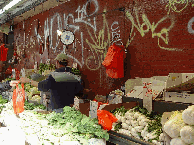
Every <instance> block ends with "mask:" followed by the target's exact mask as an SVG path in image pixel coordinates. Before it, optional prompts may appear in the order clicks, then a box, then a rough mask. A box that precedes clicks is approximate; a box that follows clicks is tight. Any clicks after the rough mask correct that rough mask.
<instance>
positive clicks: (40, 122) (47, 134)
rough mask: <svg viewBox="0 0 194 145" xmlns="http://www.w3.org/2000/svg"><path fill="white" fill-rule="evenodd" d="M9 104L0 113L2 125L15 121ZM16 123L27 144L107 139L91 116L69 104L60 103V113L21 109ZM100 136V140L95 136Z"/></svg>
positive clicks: (86, 141) (55, 143)
mask: <svg viewBox="0 0 194 145" xmlns="http://www.w3.org/2000/svg"><path fill="white" fill-rule="evenodd" d="M14 116H15V115H14V112H13V106H12V104H11V103H10V102H9V103H6V104H5V108H3V111H2V114H0V122H2V123H4V124H5V125H6V126H11V125H15V124H13V123H14V122H13V120H12V119H11V117H14ZM19 117H20V118H18V119H17V120H19V122H17V125H19V126H20V127H21V128H22V130H23V131H24V132H25V135H26V141H27V142H29V143H30V144H37V145H39V144H40V145H43V144H49V145H52V144H54V145H57V144H68V143H67V142H66V141H77V142H78V144H80V145H81V144H84V145H87V144H90V145H94V144H95V143H94V142H98V143H99V144H102V145H103V144H104V143H103V142H104V140H101V139H104V138H105V139H106V140H108V139H109V135H108V133H107V131H105V130H103V129H101V126H100V125H99V124H98V120H97V119H91V118H89V117H87V116H85V115H83V114H81V112H79V111H77V110H75V109H74V108H71V107H64V108H63V112H62V113H55V112H52V113H50V114H40V113H37V112H36V111H35V110H24V112H22V113H20V114H19ZM98 139H100V140H98Z"/></svg>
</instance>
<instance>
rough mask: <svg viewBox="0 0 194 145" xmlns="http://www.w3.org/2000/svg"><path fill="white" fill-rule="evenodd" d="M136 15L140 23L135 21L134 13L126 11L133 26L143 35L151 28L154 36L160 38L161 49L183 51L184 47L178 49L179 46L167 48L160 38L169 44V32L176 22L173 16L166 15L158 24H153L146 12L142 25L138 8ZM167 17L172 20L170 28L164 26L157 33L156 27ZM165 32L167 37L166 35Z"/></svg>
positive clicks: (143, 15)
mask: <svg viewBox="0 0 194 145" xmlns="http://www.w3.org/2000/svg"><path fill="white" fill-rule="evenodd" d="M135 15H136V20H137V23H138V24H135V21H134V18H133V16H132V14H131V13H130V12H128V11H127V12H126V16H127V17H128V19H129V20H130V21H131V23H132V27H135V28H136V29H137V31H139V33H140V34H141V36H142V37H144V36H145V34H146V33H148V32H149V31H150V30H151V32H152V38H154V37H157V38H158V46H159V47H160V48H161V49H164V50H168V51H182V49H178V48H165V47H162V46H160V39H162V40H163V41H164V43H165V44H167V45H168V42H169V38H168V35H169V34H168V33H169V31H170V30H171V29H172V28H173V26H174V23H175V22H174V19H173V17H170V16H165V17H163V18H162V19H161V20H159V21H158V22H157V23H156V24H155V23H154V22H153V23H152V24H151V23H150V21H149V19H148V18H147V16H146V15H145V14H142V20H143V23H142V24H141V25H140V22H139V17H138V14H137V10H136V11H135ZM167 19H170V20H171V25H170V26H169V27H168V28H162V30H161V31H160V32H158V33H156V32H155V29H156V28H157V27H158V25H159V24H160V23H161V22H163V21H165V20H167ZM144 26H146V27H147V29H144V28H143V27H144ZM132 31H133V28H132V30H131V32H132ZM163 34H165V36H166V37H164V36H163Z"/></svg>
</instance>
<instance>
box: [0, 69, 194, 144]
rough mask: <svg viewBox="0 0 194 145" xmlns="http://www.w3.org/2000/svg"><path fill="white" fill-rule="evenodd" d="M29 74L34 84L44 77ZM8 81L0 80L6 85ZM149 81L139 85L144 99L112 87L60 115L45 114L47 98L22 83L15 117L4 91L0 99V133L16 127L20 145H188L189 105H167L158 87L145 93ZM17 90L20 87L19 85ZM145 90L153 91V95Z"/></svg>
mask: <svg viewBox="0 0 194 145" xmlns="http://www.w3.org/2000/svg"><path fill="white" fill-rule="evenodd" d="M29 76H30V78H31V79H34V80H38V79H39V80H42V79H45V77H44V75H38V74H36V73H30V75H29ZM56 78H57V77H56ZM12 79H13V78H12ZM12 79H6V80H4V81H3V82H4V83H5V84H6V83H7V82H10V80H12ZM148 82H149V80H148ZM148 82H147V83H142V90H143V91H142V96H143V97H138V96H139V94H138V93H136V94H137V96H136V97H132V96H130V97H129V93H127V92H131V93H132V94H133V92H132V91H130V90H128V88H127V87H126V89H125V91H126V94H125V93H124V92H123V91H121V90H119V89H117V90H115V91H112V92H110V94H109V95H108V96H102V95H96V97H95V99H94V100H89V99H83V98H81V97H78V96H75V98H74V102H73V104H72V106H71V107H70V106H66V107H64V108H62V110H61V111H60V112H57V111H53V110H50V111H48V102H45V101H48V100H49V98H45V97H42V99H41V92H40V91H38V88H37V87H35V86H32V85H31V84H29V83H26V84H25V85H24V90H25V102H24V111H22V112H20V113H18V114H17V113H16V114H15V107H14V99H13V96H14V95H13V94H14V92H13V94H7V96H9V97H6V95H5V94H6V93H3V95H2V97H1V100H0V104H1V109H0V112H1V114H0V122H1V123H2V125H1V126H4V127H1V129H2V131H4V132H7V133H9V131H13V130H12V127H13V126H16V127H17V130H20V131H21V134H23V137H21V140H22V141H21V142H23V143H25V142H26V144H27V143H29V144H61V145H62V144H66V143H68V142H69V141H71V143H73V142H74V143H75V144H97V143H100V144H131V145H133V144H141V145H151V144H155V145H164V144H172V145H176V144H177V143H178V142H182V144H186V145H187V144H192V143H193V139H192V138H193V136H192V134H193V133H192V130H193V122H192V121H193V120H194V119H193V118H192V115H193V104H192V102H191V103H187V104H186V103H184V102H183V103H181V102H179V103H178V102H167V101H165V96H164V95H163V94H165V92H166V91H167V89H166V88H165V87H163V90H162V91H161V89H158V90H159V91H158V92H157V93H156V91H150V88H149V85H150V84H149V83H148ZM155 82H156V80H155ZM145 84H146V85H145ZM163 84H164V83H161V85H163ZM145 86H147V87H145ZM17 87H18V88H19V89H22V85H20V84H18V86H17ZM17 87H16V88H17ZM6 88H7V90H6V89H4V92H8V91H9V92H12V91H13V90H14V88H10V86H8V87H6ZM133 88H137V87H133ZM139 88H140V87H139ZM153 88H154V89H155V88H157V87H153ZM153 88H152V89H153ZM150 92H154V93H153V95H152V93H150ZM11 95H12V96H11ZM130 95H131V94H130ZM133 95H134V94H133ZM144 95H145V96H146V97H148V98H149V97H151V98H152V99H151V101H150V100H146V101H145V97H144ZM149 95H150V96H149ZM10 96H11V97H10ZM16 96H17V97H18V96H20V95H16ZM45 96H46V95H45ZM17 97H16V98H17ZM45 99H46V100H45ZM146 99H147V98H146ZM147 103H151V105H150V104H149V105H147ZM150 109H151V110H150ZM16 112H17V111H16ZM13 120H14V121H13ZM1 129H0V130H1ZM12 133H13V134H14V132H12ZM187 134H190V136H191V138H188V137H187ZM5 140H6V139H5V138H3V139H2V140H1V141H2V142H6V141H5Z"/></svg>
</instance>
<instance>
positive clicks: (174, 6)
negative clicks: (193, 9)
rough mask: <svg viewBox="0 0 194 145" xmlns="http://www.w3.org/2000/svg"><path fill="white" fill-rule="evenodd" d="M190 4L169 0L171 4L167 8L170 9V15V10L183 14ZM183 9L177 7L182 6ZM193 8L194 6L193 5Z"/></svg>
mask: <svg viewBox="0 0 194 145" xmlns="http://www.w3.org/2000/svg"><path fill="white" fill-rule="evenodd" d="M188 4H189V1H188V0H178V1H177V0H169V3H168V4H167V5H166V7H169V9H168V13H167V14H169V13H170V10H173V11H174V12H177V13H180V12H182V11H183V10H184V9H185V8H186V7H187V6H188ZM181 5H182V8H180V9H178V8H177V6H181ZM192 6H193V5H192Z"/></svg>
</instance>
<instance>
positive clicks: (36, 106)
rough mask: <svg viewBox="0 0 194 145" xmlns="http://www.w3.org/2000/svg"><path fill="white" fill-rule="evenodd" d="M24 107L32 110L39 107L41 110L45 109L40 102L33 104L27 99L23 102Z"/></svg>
mask: <svg viewBox="0 0 194 145" xmlns="http://www.w3.org/2000/svg"><path fill="white" fill-rule="evenodd" d="M24 108H25V110H34V109H35V108H39V109H42V110H45V109H46V107H45V106H44V105H42V104H37V105H35V104H34V103H29V102H27V101H25V103H24Z"/></svg>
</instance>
